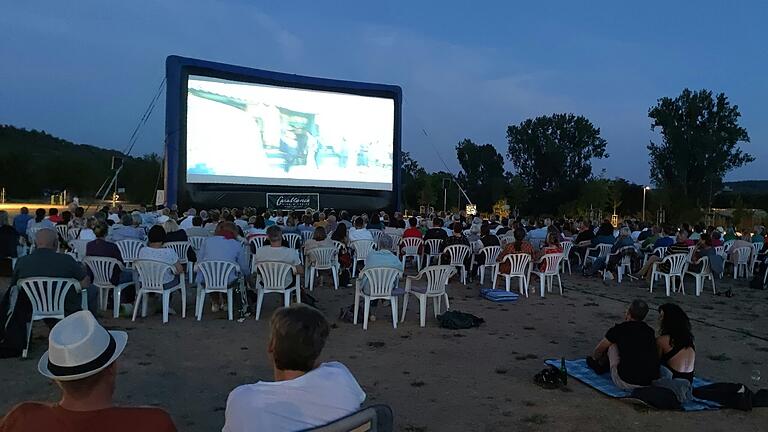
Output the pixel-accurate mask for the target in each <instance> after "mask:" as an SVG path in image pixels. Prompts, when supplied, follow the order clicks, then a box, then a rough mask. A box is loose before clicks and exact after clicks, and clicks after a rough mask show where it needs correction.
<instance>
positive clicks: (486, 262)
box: [478, 246, 501, 285]
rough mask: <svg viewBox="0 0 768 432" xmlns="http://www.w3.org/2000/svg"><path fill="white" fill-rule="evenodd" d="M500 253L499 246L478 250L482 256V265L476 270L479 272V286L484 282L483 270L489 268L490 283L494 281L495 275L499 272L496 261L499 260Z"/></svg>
mask: <svg viewBox="0 0 768 432" xmlns="http://www.w3.org/2000/svg"><path fill="white" fill-rule="evenodd" d="M500 253H501V246H486V247H484V248H482V249H480V254H481V255H483V264H481V265H480V266H479V268H478V271H479V272H480V285H482V284H483V283H484V282H485V269H486V268H490V269H491V270H492V273H491V276H492V277H493V279H491V280H492V281H496V274H497V273H498V272H499V263H497V262H496V261H497V260H498V259H499V254H500Z"/></svg>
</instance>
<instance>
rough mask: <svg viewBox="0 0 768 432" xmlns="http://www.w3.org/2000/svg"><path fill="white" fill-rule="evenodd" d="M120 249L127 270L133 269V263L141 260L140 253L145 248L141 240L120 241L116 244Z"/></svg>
mask: <svg viewBox="0 0 768 432" xmlns="http://www.w3.org/2000/svg"><path fill="white" fill-rule="evenodd" d="M115 244H116V245H117V248H118V249H120V256H121V257H123V262H124V263H125V267H126V268H132V267H133V262H134V261H136V260H137V259H139V251H140V250H141V248H143V247H144V243H143V242H141V241H139V240H130V239H129V240H120V241H117V242H115Z"/></svg>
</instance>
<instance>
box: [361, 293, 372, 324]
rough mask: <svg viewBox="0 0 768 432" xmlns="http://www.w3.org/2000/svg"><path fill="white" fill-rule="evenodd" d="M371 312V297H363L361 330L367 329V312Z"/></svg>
mask: <svg viewBox="0 0 768 432" xmlns="http://www.w3.org/2000/svg"><path fill="white" fill-rule="evenodd" d="M370 312H371V298H370V297H367V296H366V297H365V307H364V310H363V330H368V316H369V315H368V314H370Z"/></svg>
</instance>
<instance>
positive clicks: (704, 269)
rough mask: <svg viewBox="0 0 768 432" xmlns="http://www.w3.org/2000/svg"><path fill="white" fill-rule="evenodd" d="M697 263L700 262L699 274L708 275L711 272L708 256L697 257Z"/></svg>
mask: <svg viewBox="0 0 768 432" xmlns="http://www.w3.org/2000/svg"><path fill="white" fill-rule="evenodd" d="M699 263H700V264H701V272H700V274H702V275H704V276H709V275H711V274H712V268H711V267H710V266H709V257H701V258H699Z"/></svg>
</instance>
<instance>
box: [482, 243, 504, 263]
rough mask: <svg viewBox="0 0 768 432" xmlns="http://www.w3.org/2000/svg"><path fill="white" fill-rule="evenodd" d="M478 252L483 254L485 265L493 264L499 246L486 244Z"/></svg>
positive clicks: (499, 249)
mask: <svg viewBox="0 0 768 432" xmlns="http://www.w3.org/2000/svg"><path fill="white" fill-rule="evenodd" d="M480 253H481V254H483V255H484V256H485V265H495V264H496V260H497V259H498V258H499V254H500V253H501V246H486V247H484V248H482V249H480Z"/></svg>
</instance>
